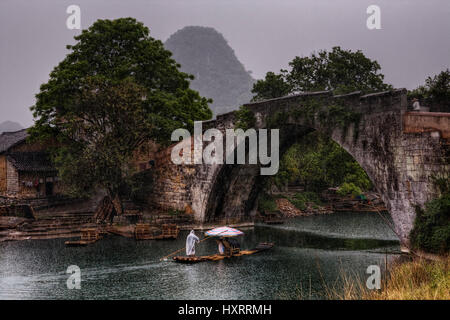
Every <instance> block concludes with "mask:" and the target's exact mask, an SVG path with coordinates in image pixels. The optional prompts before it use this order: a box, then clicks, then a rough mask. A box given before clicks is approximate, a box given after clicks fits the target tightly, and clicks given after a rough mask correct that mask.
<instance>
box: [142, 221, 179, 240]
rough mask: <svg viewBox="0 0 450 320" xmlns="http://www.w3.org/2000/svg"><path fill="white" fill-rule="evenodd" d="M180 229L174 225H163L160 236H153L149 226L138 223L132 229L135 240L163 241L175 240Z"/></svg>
mask: <svg viewBox="0 0 450 320" xmlns="http://www.w3.org/2000/svg"><path fill="white" fill-rule="evenodd" d="M179 232H180V228H179V227H178V226H177V225H176V224H163V225H162V228H161V234H159V235H155V234H153V233H152V231H151V227H150V224H148V223H138V224H136V228H135V229H134V238H135V239H136V240H164V239H176V238H177V237H178V233H179Z"/></svg>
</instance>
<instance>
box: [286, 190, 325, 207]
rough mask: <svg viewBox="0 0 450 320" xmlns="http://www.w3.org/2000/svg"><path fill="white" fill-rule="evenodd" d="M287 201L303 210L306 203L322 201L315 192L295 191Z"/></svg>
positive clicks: (315, 203) (316, 203)
mask: <svg viewBox="0 0 450 320" xmlns="http://www.w3.org/2000/svg"><path fill="white" fill-rule="evenodd" d="M289 201H290V202H291V203H292V204H293V205H294V206H295V207H296V208H297V209H300V210H305V209H306V205H307V203H313V204H314V205H320V204H321V203H322V202H321V201H320V198H319V195H318V194H317V193H315V192H302V193H296V194H295V195H294V196H293V197H292V198H291V199H289Z"/></svg>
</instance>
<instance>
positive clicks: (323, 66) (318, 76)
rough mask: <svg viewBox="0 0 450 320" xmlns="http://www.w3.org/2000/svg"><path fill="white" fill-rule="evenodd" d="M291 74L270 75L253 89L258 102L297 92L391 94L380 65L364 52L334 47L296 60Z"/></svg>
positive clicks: (291, 64) (290, 64)
mask: <svg viewBox="0 0 450 320" xmlns="http://www.w3.org/2000/svg"><path fill="white" fill-rule="evenodd" d="M289 66H290V71H288V70H280V73H279V74H275V73H273V72H268V73H267V74H266V78H265V79H264V80H259V81H257V82H256V83H255V85H254V86H253V90H252V92H253V93H254V94H255V98H254V99H255V100H264V99H271V98H277V97H280V96H283V95H287V94H289V93H294V92H309V91H323V90H333V91H334V93H335V94H344V93H350V92H353V91H362V92H364V93H371V92H377V91H384V90H389V89H391V88H392V86H391V85H388V84H385V83H384V75H383V74H381V73H380V70H381V67H380V65H379V64H378V62H377V61H373V60H370V59H369V58H367V57H366V56H365V55H364V54H363V53H362V52H361V51H359V50H358V51H356V52H353V51H351V50H343V49H341V48H340V47H334V48H332V50H331V51H330V52H328V51H325V50H321V51H319V52H318V53H312V54H311V56H309V57H295V58H294V59H293V60H292V61H291V62H289Z"/></svg>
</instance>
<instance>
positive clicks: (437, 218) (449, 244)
mask: <svg viewBox="0 0 450 320" xmlns="http://www.w3.org/2000/svg"><path fill="white" fill-rule="evenodd" d="M411 244H412V247H413V248H415V249H421V250H424V251H427V252H431V253H437V254H443V253H447V252H449V251H450V194H449V193H446V194H444V195H442V196H441V197H439V198H437V199H434V200H432V201H429V202H428V203H426V205H425V210H422V209H421V208H419V207H417V208H416V220H415V222H414V228H413V230H412V231H411Z"/></svg>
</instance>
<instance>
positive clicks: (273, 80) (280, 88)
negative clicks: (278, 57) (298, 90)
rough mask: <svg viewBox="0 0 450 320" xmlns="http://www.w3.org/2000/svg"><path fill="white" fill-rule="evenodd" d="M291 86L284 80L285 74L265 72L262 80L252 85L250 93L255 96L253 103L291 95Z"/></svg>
mask: <svg viewBox="0 0 450 320" xmlns="http://www.w3.org/2000/svg"><path fill="white" fill-rule="evenodd" d="M291 90H292V88H291V86H290V85H289V83H288V82H287V80H286V77H285V74H284V73H281V74H275V73H274V72H267V73H266V78H265V79H264V80H258V81H256V83H255V84H254V85H253V89H252V92H253V93H255V94H256V95H255V96H254V97H253V99H252V100H253V101H260V100H266V99H272V98H278V97H283V96H286V95H288V94H289V93H291Z"/></svg>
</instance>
